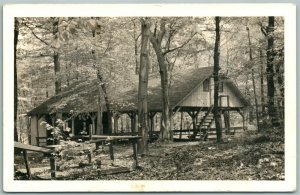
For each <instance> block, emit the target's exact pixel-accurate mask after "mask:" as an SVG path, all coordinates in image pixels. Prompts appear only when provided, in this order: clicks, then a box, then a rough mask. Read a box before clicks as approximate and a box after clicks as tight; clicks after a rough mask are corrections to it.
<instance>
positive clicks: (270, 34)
mask: <svg viewBox="0 0 300 195" xmlns="http://www.w3.org/2000/svg"><path fill="white" fill-rule="evenodd" d="M267 39H268V46H267V69H266V72H267V87H268V114H269V117H270V119H271V122H272V126H273V127H276V126H278V119H277V117H276V116H277V114H276V112H277V111H276V107H275V102H274V97H275V90H276V89H275V85H274V56H275V53H274V16H269V17H268V27H267Z"/></svg>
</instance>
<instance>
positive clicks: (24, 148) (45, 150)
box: [14, 142, 56, 179]
mask: <svg viewBox="0 0 300 195" xmlns="http://www.w3.org/2000/svg"><path fill="white" fill-rule="evenodd" d="M14 148H16V149H19V150H21V151H22V152H23V157H24V162H25V167H26V170H27V174H28V178H29V179H32V175H31V172H30V166H29V161H28V155H27V151H33V152H40V153H43V154H48V155H50V169H51V178H52V179H54V178H55V169H56V166H55V158H54V156H53V155H52V154H53V153H54V150H52V149H48V148H44V147H39V146H33V145H29V144H23V143H20V142H15V143H14Z"/></svg>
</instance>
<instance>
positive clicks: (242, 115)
mask: <svg viewBox="0 0 300 195" xmlns="http://www.w3.org/2000/svg"><path fill="white" fill-rule="evenodd" d="M237 112H238V113H239V114H240V115H241V117H242V118H243V130H244V131H245V130H246V127H245V115H244V113H243V112H242V111H241V109H238V110H237Z"/></svg>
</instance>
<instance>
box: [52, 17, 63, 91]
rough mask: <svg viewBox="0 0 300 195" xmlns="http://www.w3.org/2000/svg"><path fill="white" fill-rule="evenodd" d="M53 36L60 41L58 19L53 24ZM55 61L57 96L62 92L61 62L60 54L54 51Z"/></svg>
mask: <svg viewBox="0 0 300 195" xmlns="http://www.w3.org/2000/svg"><path fill="white" fill-rule="evenodd" d="M53 35H54V39H58V19H55V21H54V22H53ZM53 60H54V74H55V81H54V82H55V94H58V93H59V92H61V78H60V75H59V73H60V60H59V53H58V52H57V51H54V55H53Z"/></svg>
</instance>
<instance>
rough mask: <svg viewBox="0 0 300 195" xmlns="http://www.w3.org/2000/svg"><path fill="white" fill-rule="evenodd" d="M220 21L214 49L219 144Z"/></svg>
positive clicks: (220, 129) (217, 22)
mask: <svg viewBox="0 0 300 195" xmlns="http://www.w3.org/2000/svg"><path fill="white" fill-rule="evenodd" d="M220 20H221V17H219V16H217V17H215V22H216V40H215V48H214V73H213V75H214V109H213V114H214V117H215V126H216V134H217V142H218V143H220V142H221V141H222V127H221V113H220V109H219V69H220Z"/></svg>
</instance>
